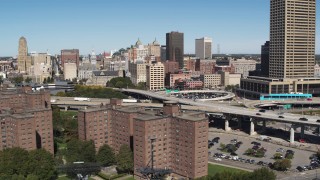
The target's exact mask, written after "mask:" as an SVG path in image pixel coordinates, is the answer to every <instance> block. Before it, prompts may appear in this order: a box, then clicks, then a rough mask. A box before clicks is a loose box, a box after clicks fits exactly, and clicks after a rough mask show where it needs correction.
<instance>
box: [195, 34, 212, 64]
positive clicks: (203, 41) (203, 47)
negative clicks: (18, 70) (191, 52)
mask: <svg viewBox="0 0 320 180" xmlns="http://www.w3.org/2000/svg"><path fill="white" fill-rule="evenodd" d="M195 44H196V47H195V52H196V57H197V58H200V59H212V38H209V37H203V38H200V39H196V40H195Z"/></svg>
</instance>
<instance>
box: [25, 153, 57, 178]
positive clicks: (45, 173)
mask: <svg viewBox="0 0 320 180" xmlns="http://www.w3.org/2000/svg"><path fill="white" fill-rule="evenodd" d="M28 172H29V174H33V175H36V176H38V177H39V179H54V178H56V177H57V171H56V169H55V161H54V158H53V156H52V154H50V153H49V152H48V151H46V150H44V149H37V150H32V151H30V152H29V162H28Z"/></svg>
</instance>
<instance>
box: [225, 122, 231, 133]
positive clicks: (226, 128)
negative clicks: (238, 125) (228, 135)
mask: <svg viewBox="0 0 320 180" xmlns="http://www.w3.org/2000/svg"><path fill="white" fill-rule="evenodd" d="M224 130H225V131H230V130H231V128H230V127H229V119H226V120H224Z"/></svg>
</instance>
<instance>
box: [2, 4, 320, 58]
mask: <svg viewBox="0 0 320 180" xmlns="http://www.w3.org/2000/svg"><path fill="white" fill-rule="evenodd" d="M319 1H320V0H318V2H317V9H319ZM319 16H320V13H317V29H316V31H317V33H316V35H317V41H316V53H320V46H319V40H320V38H319V32H320V29H319V24H320V23H319V20H320V17H319ZM0 24H1V26H0V56H15V55H16V54H17V51H18V40H19V38H20V36H25V37H26V38H27V41H28V47H29V51H37V52H46V51H47V49H48V50H49V52H50V53H51V54H57V53H60V50H61V49H67V48H78V49H80V53H81V54H88V53H90V52H91V50H92V49H95V51H96V52H97V53H100V52H103V51H110V50H111V49H119V48H122V47H128V46H130V45H131V44H134V43H135V42H136V41H137V39H138V38H140V40H141V41H142V43H143V44H147V43H150V42H152V41H153V40H154V38H157V40H158V41H159V42H160V43H161V44H165V33H167V32H170V31H180V32H183V33H184V40H185V53H194V39H196V38H200V37H203V36H208V37H212V38H213V53H216V52H217V44H220V52H221V53H260V46H261V45H262V44H263V43H264V42H265V41H266V40H268V38H269V0H157V1H155V0H135V1H132V0H121V1H120V0H0Z"/></svg>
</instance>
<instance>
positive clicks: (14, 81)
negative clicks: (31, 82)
mask: <svg viewBox="0 0 320 180" xmlns="http://www.w3.org/2000/svg"><path fill="white" fill-rule="evenodd" d="M11 81H12V82H13V83H15V84H21V83H22V82H23V77H22V76H17V77H14V78H12V79H11Z"/></svg>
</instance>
